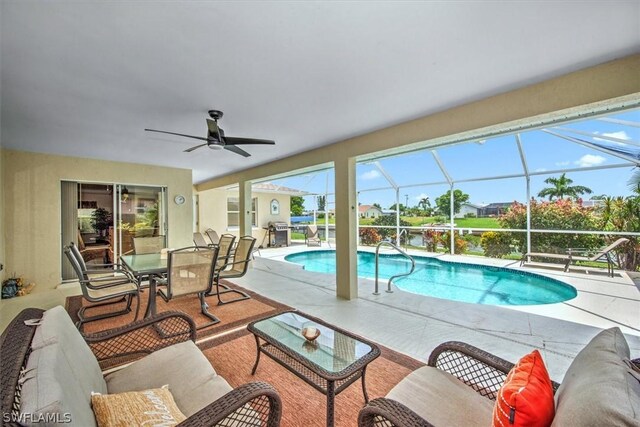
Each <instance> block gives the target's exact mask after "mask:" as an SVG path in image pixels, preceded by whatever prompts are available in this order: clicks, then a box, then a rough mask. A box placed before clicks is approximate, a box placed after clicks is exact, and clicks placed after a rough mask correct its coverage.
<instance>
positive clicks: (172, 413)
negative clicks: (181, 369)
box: [91, 386, 186, 427]
mask: <svg viewBox="0 0 640 427" xmlns="http://www.w3.org/2000/svg"><path fill="white" fill-rule="evenodd" d="M91 405H92V406H93V412H94V413H95V415H96V421H97V422H98V427H129V426H147V425H148V426H152V425H155V426H175V425H177V424H178V423H181V422H182V421H184V420H185V419H186V417H185V416H184V414H183V413H182V412H180V409H178V407H177V406H176V402H175V401H174V400H173V396H172V395H171V391H169V388H168V387H166V386H165V387H161V388H156V389H152V390H143V391H129V392H126V393H118V394H99V393H95V394H93V395H92V396H91Z"/></svg>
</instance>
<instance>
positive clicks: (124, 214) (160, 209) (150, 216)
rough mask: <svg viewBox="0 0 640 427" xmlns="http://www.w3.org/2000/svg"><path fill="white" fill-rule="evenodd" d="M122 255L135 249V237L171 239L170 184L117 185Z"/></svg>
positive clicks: (118, 245) (117, 234)
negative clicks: (167, 200) (153, 185)
mask: <svg viewBox="0 0 640 427" xmlns="http://www.w3.org/2000/svg"><path fill="white" fill-rule="evenodd" d="M116 197H117V203H116V206H117V207H118V213H117V225H116V227H117V229H116V233H115V234H116V236H117V241H118V244H117V248H118V252H119V253H118V256H120V255H130V254H133V253H135V249H134V245H133V238H134V237H155V236H163V237H164V243H165V244H164V246H165V247H166V243H167V232H168V227H167V209H166V206H167V203H166V187H149V186H142V185H123V184H120V185H117V191H116Z"/></svg>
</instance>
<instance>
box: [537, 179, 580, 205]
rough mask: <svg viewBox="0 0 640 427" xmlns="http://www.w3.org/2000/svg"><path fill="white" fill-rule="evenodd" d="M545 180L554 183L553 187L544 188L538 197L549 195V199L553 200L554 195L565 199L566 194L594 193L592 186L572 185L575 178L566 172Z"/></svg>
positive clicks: (573, 195) (575, 195)
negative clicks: (568, 176)
mask: <svg viewBox="0 0 640 427" xmlns="http://www.w3.org/2000/svg"><path fill="white" fill-rule="evenodd" d="M544 182H545V184H550V185H552V187H546V188H543V189H542V191H540V192H539V193H538V197H549V200H553V198H554V197H557V198H559V199H563V198H564V196H569V197H575V198H577V197H578V196H580V195H582V194H585V193H586V194H591V193H592V191H591V189H590V188H588V187H585V186H583V185H571V184H573V180H572V179H571V178H567V177H566V174H564V173H563V174H562V175H560V177H558V178H554V177H549V178H547V179H545V180H544Z"/></svg>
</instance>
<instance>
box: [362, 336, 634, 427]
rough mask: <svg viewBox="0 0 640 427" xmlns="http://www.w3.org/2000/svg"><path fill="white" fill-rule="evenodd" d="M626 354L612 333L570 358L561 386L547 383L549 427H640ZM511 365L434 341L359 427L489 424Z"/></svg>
mask: <svg viewBox="0 0 640 427" xmlns="http://www.w3.org/2000/svg"><path fill="white" fill-rule="evenodd" d="M629 357H630V356H629V346H628V344H627V342H626V340H625V338H624V335H623V334H622V332H621V331H620V329H619V328H611V329H607V330H604V331H602V332H600V333H599V334H598V335H596V336H595V337H594V338H593V339H592V340H591V342H590V343H589V344H587V345H586V346H585V347H584V348H583V349H582V350H581V351H580V353H578V355H577V356H576V357H575V358H574V360H573V361H572V363H571V365H570V366H569V369H568V370H567V372H566V374H565V377H564V380H563V382H562V384H558V383H555V382H551V385H552V389H553V392H554V393H555V416H554V417H553V423H552V424H551V425H552V426H553V427H559V426H560V427H561V426H629V427H631V426H638V425H640V359H636V360H634V361H631V360H629ZM513 366H514V364H513V363H510V362H508V361H506V360H504V359H501V358H499V357H497V356H495V355H493V354H490V353H488V352H486V351H483V350H480V349H478V348H476V347H474V346H471V345H469V344H465V343H461V342H453V341H452V342H447V343H444V344H441V345H439V346H438V347H436V348H435V349H434V350H433V352H432V353H431V355H430V357H429V360H428V363H427V366H425V367H422V368H419V369H417V370H415V371H413V372H412V373H410V374H409V375H407V376H406V377H405V378H404V379H403V380H402V381H401V382H400V383H398V384H397V385H396V386H395V387H394V388H393V389H392V390H391V391H390V392H389V393H388V394H387V396H386V397H383V398H377V399H374V400H371V401H370V402H369V403H368V404H367V405H365V407H364V408H363V409H362V410H361V411H360V414H359V417H358V422H359V427H373V426H377V427H378V426H385V427H386V426H420V427H427V426H491V425H496V424H495V423H493V424H492V419H493V416H492V415H493V408H494V406H495V399H496V396H497V394H498V390H499V389H500V387H501V386H502V385H503V383H504V381H505V379H506V377H507V374H508V373H509V371H510V370H511V369H512V368H513ZM516 419H517V415H516ZM516 424H517V425H523V424H522V423H520V424H518V423H516Z"/></svg>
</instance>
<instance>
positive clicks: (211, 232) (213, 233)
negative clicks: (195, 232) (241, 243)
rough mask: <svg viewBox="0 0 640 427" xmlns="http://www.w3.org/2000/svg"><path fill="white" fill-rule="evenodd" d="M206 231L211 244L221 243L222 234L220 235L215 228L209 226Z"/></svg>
mask: <svg viewBox="0 0 640 427" xmlns="http://www.w3.org/2000/svg"><path fill="white" fill-rule="evenodd" d="M204 233H205V234H206V235H207V237H208V238H209V240H211V244H213V245H217V244H218V243H220V236H218V233H216V231H215V230H213V229H211V228H207V229H206V230H204Z"/></svg>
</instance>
